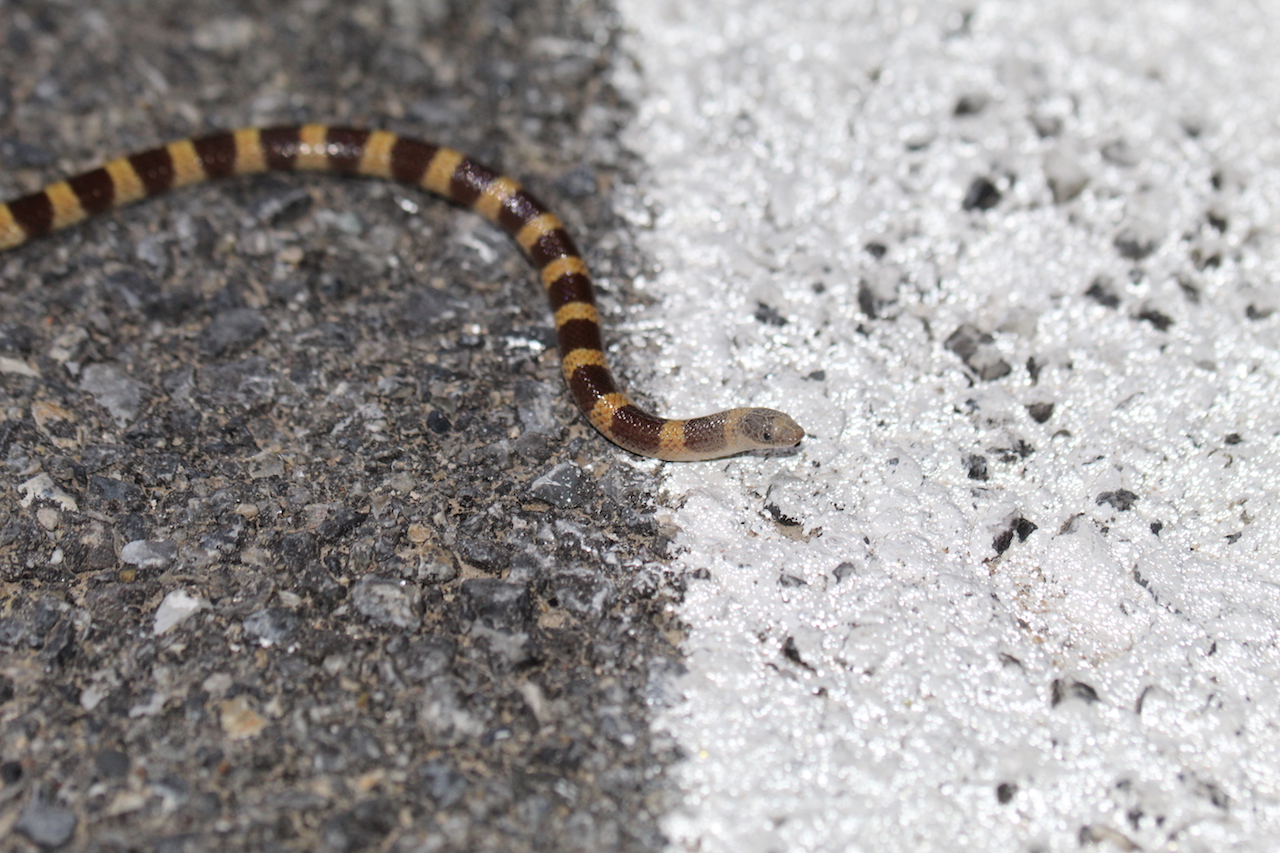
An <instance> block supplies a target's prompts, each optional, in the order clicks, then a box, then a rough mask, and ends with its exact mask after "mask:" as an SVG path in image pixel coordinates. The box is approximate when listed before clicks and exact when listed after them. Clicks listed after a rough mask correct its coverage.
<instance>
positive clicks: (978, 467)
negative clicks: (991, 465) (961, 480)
mask: <svg viewBox="0 0 1280 853" xmlns="http://www.w3.org/2000/svg"><path fill="white" fill-rule="evenodd" d="M965 467H967V468H968V469H969V479H970V480H978V481H984V480H986V479H987V476H988V474H987V457H985V456H979V455H978V454H976V453H971V454H969V457H968V458H967V459H965Z"/></svg>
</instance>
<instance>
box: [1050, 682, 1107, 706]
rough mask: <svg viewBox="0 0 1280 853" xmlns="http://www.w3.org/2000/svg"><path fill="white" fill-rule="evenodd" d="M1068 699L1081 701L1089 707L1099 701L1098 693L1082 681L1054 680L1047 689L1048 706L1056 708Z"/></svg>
mask: <svg viewBox="0 0 1280 853" xmlns="http://www.w3.org/2000/svg"><path fill="white" fill-rule="evenodd" d="M1068 699H1081V700H1083V701H1084V702H1086V703H1087V704H1090V705H1092V704H1093V703H1094V702H1097V701H1099V700H1098V691H1097V690H1094V689H1093V688H1092V687H1091V686H1089V685H1088V684H1085V683H1084V682H1083V681H1066V680H1063V679H1061V678H1055V679H1054V680H1053V684H1052V685H1051V687H1050V689H1049V702H1050V704H1051V705H1053V706H1055V707H1056V706H1057V705H1059V704H1061V703H1063V702H1065V701H1066V700H1068Z"/></svg>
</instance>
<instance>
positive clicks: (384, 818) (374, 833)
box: [322, 798, 398, 853]
mask: <svg viewBox="0 0 1280 853" xmlns="http://www.w3.org/2000/svg"><path fill="white" fill-rule="evenodd" d="M397 825H398V824H397V820H396V808H395V806H394V805H392V803H391V802H389V801H388V800H384V799H382V798H378V799H373V800H365V801H364V802H362V803H358V804H356V806H355V807H354V808H352V809H350V810H349V811H346V812H342V813H341V814H336V815H334V816H333V817H331V818H329V819H328V820H326V821H325V822H324V827H323V830H322V833H323V838H324V848H323V849H325V850H332V851H334V853H349V851H357V850H372V849H375V848H377V847H378V846H380V844H379V843H380V842H381V841H382V839H383V838H385V837H386V836H387V834H388V833H389V832H391V830H393V829H395V828H396V826H397Z"/></svg>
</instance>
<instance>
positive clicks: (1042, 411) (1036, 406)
mask: <svg viewBox="0 0 1280 853" xmlns="http://www.w3.org/2000/svg"><path fill="white" fill-rule="evenodd" d="M1027 414H1029V415H1031V420H1033V421H1035V422H1036V423H1038V424H1042V423H1044V422H1045V421H1047V420H1049V418H1051V417H1053V403H1032V404H1031V405H1029V406H1027Z"/></svg>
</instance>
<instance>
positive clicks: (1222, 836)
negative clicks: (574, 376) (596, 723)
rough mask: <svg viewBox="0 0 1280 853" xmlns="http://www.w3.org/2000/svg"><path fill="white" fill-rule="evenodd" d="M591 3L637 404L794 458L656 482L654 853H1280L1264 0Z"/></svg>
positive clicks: (1275, 161) (1278, 164) (1278, 260)
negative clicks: (634, 108) (648, 306)
mask: <svg viewBox="0 0 1280 853" xmlns="http://www.w3.org/2000/svg"><path fill="white" fill-rule="evenodd" d="M619 7H620V8H621V9H622V10H623V13H624V15H626V19H627V20H628V21H629V22H631V23H632V24H633V26H634V27H635V28H636V29H637V30H638V31H639V33H640V38H639V39H637V42H638V44H637V47H636V54H637V57H638V63H639V64H640V65H641V67H644V68H647V69H650V70H654V69H660V73H651V74H649V75H647V76H646V77H645V78H644V79H643V80H641V81H640V83H641V84H642V86H641V88H642V89H644V90H646V94H645V96H644V97H643V99H639V98H638V99H637V100H636V102H637V105H638V118H637V121H636V122H634V123H633V124H632V125H631V128H632V130H630V131H629V138H630V139H631V141H632V143H633V144H634V145H635V146H636V148H637V150H641V151H644V152H645V157H646V163H647V165H648V166H649V167H650V168H649V169H648V171H647V174H648V175H649V176H650V181H646V182H642V183H641V184H639V185H638V188H637V192H643V193H646V200H647V201H649V202H650V203H649V204H648V205H647V206H648V207H649V208H651V209H655V210H658V211H661V215H660V216H659V217H658V221H657V222H656V224H655V227H654V228H653V229H652V231H650V232H649V233H647V234H643V235H641V236H642V239H643V241H644V242H642V244H641V245H644V246H645V247H646V249H647V250H648V251H650V252H651V253H652V256H653V257H654V258H655V260H656V261H657V263H658V265H659V266H660V268H662V269H663V270H664V273H663V274H662V275H660V276H658V277H657V278H656V280H655V281H654V282H652V283H650V284H647V285H646V284H644V283H641V286H648V287H650V288H651V289H652V292H653V293H654V294H655V296H657V297H658V300H657V301H658V302H659V304H661V306H662V312H661V315H660V322H661V328H662V330H663V331H664V332H665V333H666V334H668V335H669V336H670V344H669V345H667V346H664V347H663V348H662V350H661V352H660V353H659V354H658V356H657V358H656V362H657V364H658V365H659V366H670V367H672V368H675V367H679V368H680V370H679V372H678V373H677V372H675V371H674V370H672V372H671V374H670V380H669V381H668V382H666V383H664V384H665V388H663V389H661V391H662V392H665V393H666V394H667V395H668V396H670V397H671V398H678V397H680V396H682V395H689V396H694V395H697V394H699V393H702V392H703V391H704V390H708V391H709V390H714V389H716V388H717V387H721V388H723V389H724V390H725V392H726V393H729V392H730V389H732V393H733V394H734V396H735V398H736V397H738V396H739V395H742V396H743V397H744V398H745V399H747V400H749V401H750V402H751V403H752V404H754V405H778V406H779V407H780V408H785V409H786V410H787V411H788V412H790V413H791V414H794V415H795V416H796V417H797V419H798V420H799V421H800V423H802V424H803V425H804V426H805V427H806V429H808V430H809V432H810V437H809V438H807V439H806V440H805V441H804V443H803V444H802V445H801V447H800V448H799V450H798V451H797V452H796V453H795V454H794V455H792V456H790V457H777V458H771V459H769V460H767V463H768V464H760V463H758V462H757V461H756V460H751V461H750V462H746V461H742V460H739V461H735V462H733V463H730V464H725V465H718V466H710V465H708V466H705V467H702V468H697V469H695V468H692V467H689V466H685V467H676V466H670V467H669V468H668V469H667V473H668V474H669V477H667V479H666V484H665V486H666V488H667V489H668V490H669V492H670V493H671V494H673V495H676V496H680V497H681V498H682V500H680V503H679V507H680V508H679V511H678V512H676V513H674V520H675V523H676V525H677V526H678V527H680V528H682V529H683V531H684V532H683V533H682V534H681V536H680V537H679V538H678V539H677V541H676V550H677V552H678V553H679V564H680V565H682V566H684V567H685V569H686V571H690V572H691V573H694V576H696V577H700V578H701V579H700V580H697V581H692V582H690V584H689V590H688V592H687V594H686V595H685V597H684V601H683V603H682V605H681V610H680V615H681V616H682V617H683V618H684V619H685V620H686V621H687V623H688V628H687V639H686V641H685V643H684V649H685V652H686V655H685V659H684V665H685V667H686V670H687V672H686V674H685V677H683V678H682V679H681V680H680V681H678V682H677V684H676V685H674V689H673V690H672V692H673V693H674V692H677V691H678V692H679V693H680V694H681V698H682V700H683V701H681V702H679V703H678V704H675V705H673V707H671V708H670V709H669V710H668V711H667V713H666V714H665V715H664V717H663V718H659V722H660V724H665V725H666V726H667V727H668V729H669V730H670V731H671V732H672V734H673V736H675V737H676V738H677V740H678V742H679V743H680V744H681V746H682V747H683V748H684V754H685V755H687V756H688V760H687V761H684V762H681V763H680V764H679V765H678V766H677V767H675V768H672V769H670V770H669V776H670V777H671V778H673V779H674V780H675V781H676V782H677V783H678V784H680V785H681V786H682V788H683V789H684V796H683V798H682V801H681V803H680V805H679V807H678V808H676V809H673V811H672V812H671V813H670V814H669V815H668V816H667V819H666V822H665V823H664V827H665V828H666V829H667V830H668V832H669V833H670V835H671V838H672V846H673V849H676V850H682V851H697V853H775V851H783V850H785V851H787V853H810V851H811V852H812V853H828V851H874V853H935V852H936V853H958V851H976V852H977V853H989V852H990V851H1000V852H1001V853H1004V851H1016V853H1077V852H1078V851H1085V850H1088V851H1093V850H1096V851H1098V853H1103V851H1107V853H1116V852H1117V851H1136V850H1142V851H1151V853H1154V851H1162V853H1173V851H1178V853H1218V851H1224V850H1231V851H1262V850H1277V849H1280V797H1278V796H1277V792H1280V740H1278V739H1277V738H1276V736H1275V733H1276V731H1277V729H1278V728H1280V690H1278V689H1277V685H1278V684H1280V682H1278V681H1277V673H1278V672H1280V648H1278V647H1277V643H1276V636H1277V631H1278V630H1280V606H1277V605H1278V604H1280V598H1278V597H1277V595H1276V590H1277V588H1278V585H1280V561H1278V560H1277V555H1278V554H1280V490H1278V489H1277V482H1280V407H1277V401H1280V313H1278V312H1277V309H1278V308H1280V303H1278V302H1277V298H1278V297H1280V287H1277V283H1278V282H1280V240H1278V239H1277V233H1278V232H1277V227H1276V226H1277V216H1276V212H1277V200H1278V199H1280V136H1278V135H1277V133H1276V115H1277V113H1280V76H1277V73H1276V71H1277V65H1276V58H1275V56H1276V51H1275V44H1276V33H1277V29H1278V28H1280V4H1278V3H1276V2H1275V0H1264V2H1258V3H1238V2H1230V0H1221V2H1207V0H1173V2H1169V0H1135V2H1126V3H1114V2H1108V0H1042V2H1035V3H1027V2H1022V0H935V2H929V3H921V2H918V0H875V2H871V0H810V2H805V3H796V2H794V0H704V2H700V3H696V4H690V3H687V2H680V0H619ZM709 33H714V34H716V36H715V37H708V34H709ZM708 305H714V306H715V313H716V318H715V319H716V322H715V323H714V324H711V323H708V322H707V321H706V310H707V308H706V306H708ZM658 322H659V318H658V317H655V324H657V323H658ZM717 371H718V372H717ZM650 387H654V388H655V389H656V388H657V386H650ZM744 390H746V391H747V393H745V394H743V391H744ZM752 391H754V392H755V395H756V396H755V397H754V398H752V396H751V393H750V392H752ZM697 572H700V573H701V574H700V575H699V574H697Z"/></svg>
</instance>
